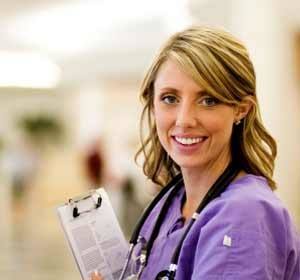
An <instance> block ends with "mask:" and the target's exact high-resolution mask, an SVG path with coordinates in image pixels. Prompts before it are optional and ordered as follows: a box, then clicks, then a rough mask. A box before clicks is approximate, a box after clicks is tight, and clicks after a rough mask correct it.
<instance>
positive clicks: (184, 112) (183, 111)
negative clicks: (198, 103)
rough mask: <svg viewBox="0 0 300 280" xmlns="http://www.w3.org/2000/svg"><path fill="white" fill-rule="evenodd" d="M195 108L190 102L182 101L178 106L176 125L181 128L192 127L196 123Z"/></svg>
mask: <svg viewBox="0 0 300 280" xmlns="http://www.w3.org/2000/svg"><path fill="white" fill-rule="evenodd" d="M196 115H197V114H196V108H195V106H193V105H192V104H188V103H187V102H186V103H185V102H182V103H181V104H180V106H178V110H177V116H176V126H178V127H181V128H189V127H194V126H196V124H197V116H196Z"/></svg>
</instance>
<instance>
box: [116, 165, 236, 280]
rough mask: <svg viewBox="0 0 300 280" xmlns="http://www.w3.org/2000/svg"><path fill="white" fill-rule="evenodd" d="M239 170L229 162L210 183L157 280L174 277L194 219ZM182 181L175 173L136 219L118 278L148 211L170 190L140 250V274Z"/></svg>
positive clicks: (124, 271)
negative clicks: (138, 218)
mask: <svg viewBox="0 0 300 280" xmlns="http://www.w3.org/2000/svg"><path fill="white" fill-rule="evenodd" d="M239 171H240V169H239V168H238V167H237V166H236V165H235V164H234V163H233V162H231V163H230V164H229V165H228V166H227V168H226V169H225V171H224V172H223V173H222V174H221V175H220V176H219V178H218V179H217V180H216V182H215V183H214V184H213V185H212V187H211V188H210V189H209V191H208V192H207V194H206V195H205V197H204V199H203V200H202V201H201V203H200V204H199V206H198V208H197V210H196V212H195V213H194V215H193V217H192V219H191V221H190V222H189V224H188V226H187V228H186V230H185V231H184V233H183V235H182V237H181V239H180V241H179V243H178V245H177V246H176V249H175V250H174V253H173V255H172V258H171V264H170V266H169V269H168V270H165V271H162V273H159V275H160V274H162V276H159V275H158V276H157V277H156V278H155V279H156V280H159V279H170V280H172V279H175V275H176V270H177V264H178V260H179V255H180V251H181V248H182V246H183V242H184V240H185V239H186V236H187V235H188V233H189V232H190V229H191V227H192V225H193V224H194V222H195V221H196V219H197V218H198V217H199V214H200V212H201V211H202V210H203V209H204V208H205V207H206V206H207V204H208V203H209V202H210V201H212V200H213V199H215V198H216V197H218V196H219V195H221V193H222V192H223V191H224V190H225V189H226V188H227V186H228V185H229V184H230V182H231V181H232V180H233V179H234V178H235V177H236V176H237V174H238V173H239ZM182 183H183V179H182V175H181V174H178V175H176V176H175V177H174V178H173V179H172V180H171V182H170V183H169V184H167V185H166V186H165V187H164V188H163V189H162V190H161V191H160V192H159V193H158V195H157V196H156V197H155V198H154V199H153V200H152V202H151V203H150V205H149V206H148V207H147V208H146V210H145V211H144V213H143V215H142V217H141V218H140V220H139V221H138V223H137V225H136V227H135V230H134V232H133V234H132V237H131V239H130V242H129V243H130V248H129V252H128V255H127V259H126V263H125V265H124V268H123V271H122V274H121V276H120V278H119V280H123V279H124V277H125V273H126V270H127V268H128V265H129V261H130V259H131V255H132V253H133V250H134V246H135V245H136V244H137V242H138V239H139V234H140V231H141V229H142V226H143V225H144V223H145V221H146V219H147V218H148V216H149V215H150V213H151V211H152V210H153V209H154V207H155V206H156V205H157V203H158V202H159V201H160V200H161V199H162V198H163V197H164V196H165V194H166V193H168V192H169V191H170V192H169V194H168V196H167V198H166V199H165V201H164V204H163V205H162V208H161V211H160V213H159V215H158V217H157V220H156V222H155V224H154V228H153V230H152V233H151V235H150V238H149V241H148V242H147V243H146V246H144V247H143V248H142V251H144V252H145V256H144V258H145V262H144V263H143V264H142V267H141V269H140V271H139V273H138V276H137V278H136V279H139V276H140V274H141V272H142V270H143V268H144V267H145V266H146V265H147V257H148V256H149V255H150V252H151V249H152V246H153V243H154V241H155V239H156V237H157V235H158V233H159V229H160V226H161V224H162V222H163V219H164V217H165V213H166V211H167V209H168V207H169V204H170V203H171V201H172V198H173V197H174V195H175V194H176V193H177V192H178V191H179V190H180V188H181V187H182ZM161 277H162V278H161Z"/></svg>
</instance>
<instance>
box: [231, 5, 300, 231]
mask: <svg viewBox="0 0 300 280" xmlns="http://www.w3.org/2000/svg"><path fill="white" fill-rule="evenodd" d="M283 5H285V3H283V2H282V1H274V0H260V1H259V4H258V1H253V0H242V1H241V0H235V1H233V5H232V22H231V28H232V30H233V31H234V32H235V34H237V35H238V36H239V37H240V38H241V39H242V40H244V42H245V43H246V45H247V46H248V49H249V51H250V54H251V56H252V58H253V61H254V64H255V68H256V73H257V82H258V84H257V92H258V97H259V100H260V105H261V108H262V116H263V119H264V122H265V124H266V126H267V127H268V128H269V130H270V132H271V133H272V135H273V136H274V137H275V138H276V140H277V143H278V158H277V161H276V169H275V179H276V181H277V182H278V190H277V193H278V195H279V196H280V197H281V199H282V200H283V201H284V203H285V204H286V205H287V207H288V208H289V210H290V212H291V214H292V216H293V217H294V219H295V222H296V223H297V225H298V226H299V227H300V172H299V171H300V170H299V169H300V157H299V155H300V145H299V143H300V122H299V120H300V89H299V87H298V85H297V84H299V81H298V82H297V80H296V77H295V75H294V67H295V66H294V62H293V60H292V57H293V53H292V50H293V48H292V44H293V41H292V40H293V33H292V28H291V26H290V25H289V23H288V21H287V20H286V17H285V15H284V11H285V8H284V6H283Z"/></svg>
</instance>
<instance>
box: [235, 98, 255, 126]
mask: <svg viewBox="0 0 300 280" xmlns="http://www.w3.org/2000/svg"><path fill="white" fill-rule="evenodd" d="M252 106H253V100H252V98H251V96H246V97H244V98H243V100H242V101H241V102H240V103H239V104H238V105H236V107H235V118H234V120H235V122H239V121H241V120H242V119H243V118H245V117H246V116H247V114H248V113H249V111H250V110H251V108H252Z"/></svg>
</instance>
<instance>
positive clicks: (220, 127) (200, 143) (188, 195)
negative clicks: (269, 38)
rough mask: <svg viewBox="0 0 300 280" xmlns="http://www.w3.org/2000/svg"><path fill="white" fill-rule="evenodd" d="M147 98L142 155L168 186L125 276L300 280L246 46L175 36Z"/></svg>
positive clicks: (230, 39) (212, 31) (221, 36)
mask: <svg viewBox="0 0 300 280" xmlns="http://www.w3.org/2000/svg"><path fill="white" fill-rule="evenodd" d="M141 96H142V99H143V101H144V104H145V106H144V110H143V113H142V121H143V120H145V119H146V120H147V121H148V125H149V128H150V133H149V135H148V136H147V137H146V138H144V139H142V147H141V149H140V151H139V152H138V154H137V155H143V156H144V158H145V161H144V165H143V170H144V173H145V175H146V176H147V177H148V178H149V179H150V180H152V181H153V182H155V183H158V184H160V185H161V186H164V187H163V188H162V191H161V193H160V194H159V195H158V197H157V198H155V199H154V202H153V203H152V204H151V205H150V206H149V207H150V208H148V210H146V211H145V215H144V216H143V219H142V221H141V222H140V223H139V225H138V227H137V229H136V231H135V234H134V237H133V238H132V240H131V241H132V243H133V245H134V244H135V243H137V244H136V245H135V246H134V247H133V248H134V249H133V251H132V252H133V254H132V255H133V256H134V257H132V258H130V259H129V262H128V265H126V268H125V269H126V270H128V271H127V272H126V273H124V275H127V276H128V275H130V276H131V278H129V279H147V280H151V279H180V280H186V279H194V280H198V279H199V280H200V279H214V280H217V279H243V280H250V279H251V280H252V279H261V280H266V279H269V280H276V279H285V280H299V279H300V259H299V258H300V256H299V254H300V241H299V235H298V233H297V232H296V229H295V226H294V224H293V222H292V220H291V218H290V216H289V213H288V211H287V209H286V208H285V207H284V205H283V204H282V202H281V201H280V200H279V199H278V197H277V196H276V195H275V194H274V192H273V191H274V190H275V188H276V183H275V181H274V179H273V171H274V161H275V158H276V153H277V151H276V142H275V140H274V139H273V137H272V136H271V135H270V134H269V133H268V131H267V130H266V128H265V127H264V125H263V123H262V120H261V117H260V111H259V104H258V100H257V95H256V77H255V72H254V68H253V64H252V62H251V60H250V58H249V54H248V51H247V49H246V48H245V46H244V45H243V43H241V42H240V41H239V40H238V39H237V38H235V37H234V36H232V35H231V34H230V33H228V32H226V31H224V30H222V29H217V28H210V27H191V28H189V29H186V30H184V31H182V32H179V33H176V34H174V35H173V36H172V37H171V38H170V39H169V40H168V41H167V42H166V43H165V45H164V46H163V47H162V49H161V50H160V52H159V53H158V55H157V56H156V58H155V59H154V62H153V64H152V65H151V67H150V69H149V70H148V73H147V74H146V77H145V78H144V81H143V83H142V88H141ZM137 237H139V238H137ZM125 269H124V271H125ZM127 276H126V277H127ZM126 277H124V278H122V277H121V278H122V279H126ZM91 278H92V279H93V280H99V279H103V278H102V277H101V275H100V274H99V273H98V272H97V273H94V274H93V275H92V276H91Z"/></svg>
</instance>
